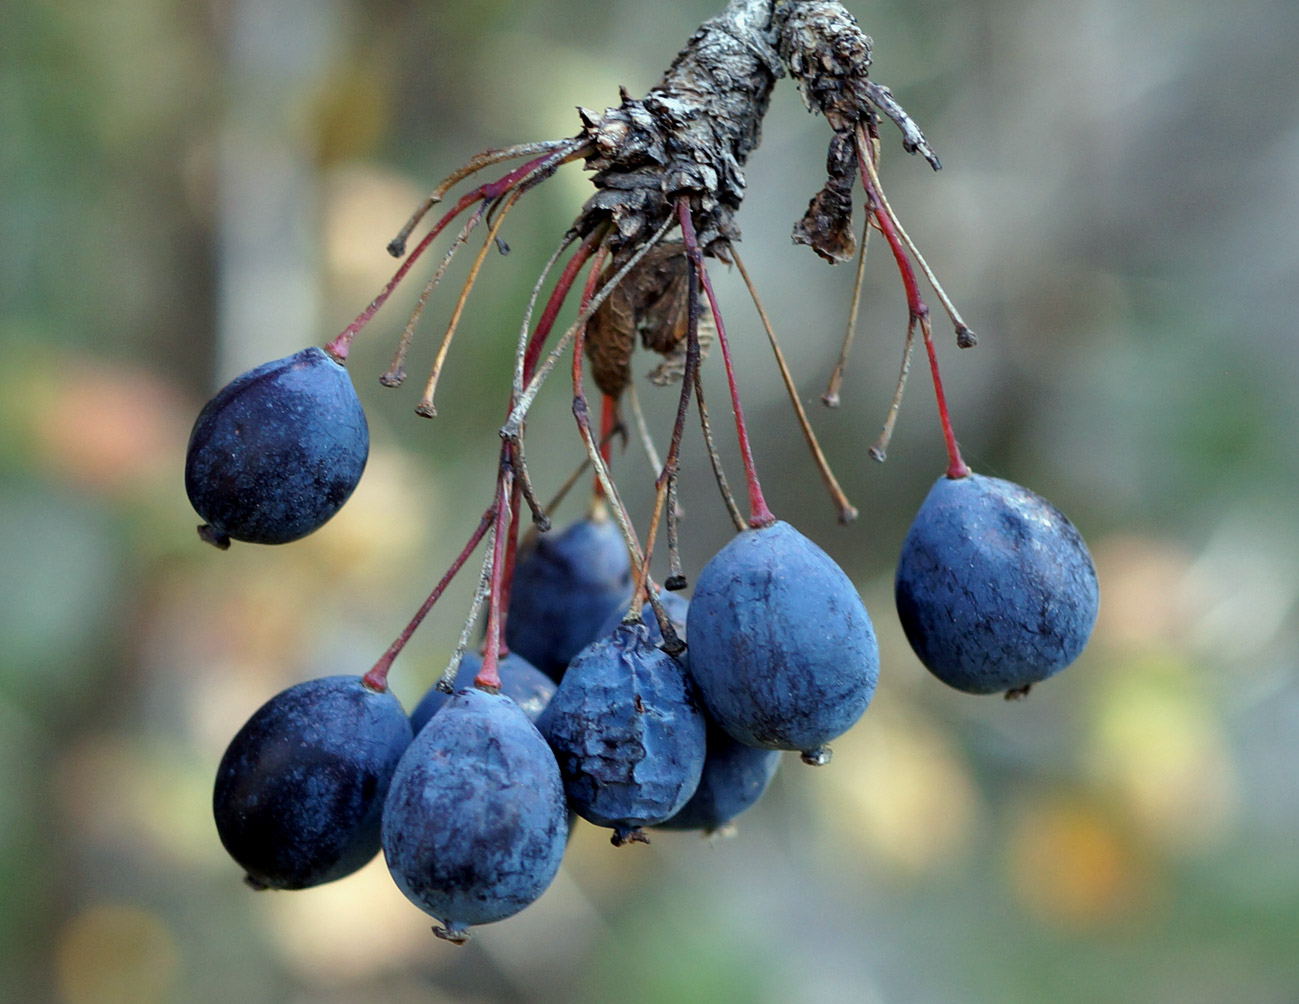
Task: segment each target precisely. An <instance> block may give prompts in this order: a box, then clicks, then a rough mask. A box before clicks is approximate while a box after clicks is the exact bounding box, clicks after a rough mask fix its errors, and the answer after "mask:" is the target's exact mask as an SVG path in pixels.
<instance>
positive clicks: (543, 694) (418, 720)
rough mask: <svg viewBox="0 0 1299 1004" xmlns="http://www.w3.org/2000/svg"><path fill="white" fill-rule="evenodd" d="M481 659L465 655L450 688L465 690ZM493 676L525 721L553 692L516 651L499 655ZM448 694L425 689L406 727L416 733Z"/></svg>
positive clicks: (534, 717)
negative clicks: (499, 682) (523, 715)
mask: <svg viewBox="0 0 1299 1004" xmlns="http://www.w3.org/2000/svg"><path fill="white" fill-rule="evenodd" d="M482 665H483V657H482V654H481V653H479V652H466V653H465V654H464V658H462V659H461V660H460V668H459V669H458V670H456V679H455V684H454V689H456V690H465V689H467V688H469V687H472V686H473V685H474V677H476V676H477V675H478V670H480V669H481V668H482ZM496 675H497V676H499V677H500V680H501V693H502V694H504V695H505V696H506V697H508V698H510V699H511V700H512V701H514V703H515V704H517V705H518V706H519V707H520V708H522V709H523V713H524V714H525V715H527V716H528V720H529V721H531V722H535V721H536V720H537V716H538V715H540V714H541V712H542V711H543V710H545V707H546V705H547V704H548V703H550V698H551V695H553V694H554V693H555V681H554V680H552V679H551V678H550V677H548V676H547V675H546V674H545V673H543V672H542V671H541V670H539V669H538V668H537V667H536V666H534V665H532V663H530V662H528V660H527V659H524V658H523V657H522V656H521V655H519V654H518V653H516V652H510V653H509V654H508V655H505V656H502V657H501V658H500V659H499V660H497V663H496ZM449 696H450V695H449V694H444V693H443V692H442V691H440V690H438V688H437V684H436V683H435V684H434V685H433V686H431V687H429V689H428V693H426V694H425V695H424V696H423V697H422V698H420V702H419V704H417V705H415V710H414V711H412V712H411V713H410V724H411V728H413V729H414V730H415V731H416V732H417V733H418V732H419V730H420V729H422V728H423V727H424V726H425V725H427V724H428V720H429V719H430V718H432V717H433V715H434V714H436V713H437V711H438V710H439V709H440V708H441V707H442V705H443V704H445V703H446V700H447V698H448V697H449Z"/></svg>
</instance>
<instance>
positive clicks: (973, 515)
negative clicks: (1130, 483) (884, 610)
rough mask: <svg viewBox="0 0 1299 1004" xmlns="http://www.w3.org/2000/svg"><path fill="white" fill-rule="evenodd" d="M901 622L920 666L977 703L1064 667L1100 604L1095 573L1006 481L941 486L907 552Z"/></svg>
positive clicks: (1045, 505)
mask: <svg viewBox="0 0 1299 1004" xmlns="http://www.w3.org/2000/svg"><path fill="white" fill-rule="evenodd" d="M894 592H895V596H896V599H897V607H898V616H899V617H900V618H901V621H902V628H903V630H904V631H905V632H906V635H907V640H908V641H910V642H911V647H912V648H913V649H915V652H916V655H918V656H919V657H920V661H921V662H922V663H924V664H925V666H926V667H928V669H929V671H930V672H932V673H933V674H934V675H935V676H937V677H938V678H939V679H940V680H942V681H943V682H944V683H946V684H948V685H949V686H952V687H955V688H956V689H958V690H963V691H966V692H967V693H971V694H992V693H997V692H1000V691H1007V692H1012V691H1020V690H1022V689H1023V688H1026V687H1029V686H1031V685H1032V684H1034V683H1038V682H1039V681H1041V680H1045V679H1046V678H1047V677H1049V676H1051V675H1053V674H1055V673H1058V672H1059V671H1060V670H1061V669H1063V668H1064V667H1065V666H1068V665H1069V664H1070V663H1071V662H1073V661H1074V660H1075V659H1076V658H1078V656H1079V654H1080V653H1081V652H1082V650H1083V646H1085V645H1086V644H1087V639H1088V637H1089V636H1090V635H1091V630H1092V625H1093V624H1094V623H1095V622H1096V614H1097V610H1098V608H1099V605H1100V592H1099V587H1098V585H1097V581H1096V568H1095V566H1094V565H1093V564H1092V559H1091V555H1090V554H1089V553H1088V551H1087V545H1086V544H1085V543H1084V542H1083V539H1082V537H1081V536H1080V535H1079V533H1078V531H1077V530H1076V529H1074V526H1073V524H1072V523H1070V522H1069V520H1068V519H1066V518H1065V517H1064V515H1063V514H1062V513H1061V512H1060V511H1059V510H1058V509H1056V508H1055V507H1054V506H1053V505H1051V503H1050V502H1048V501H1046V499H1044V498H1042V497H1041V496H1040V495H1037V494H1035V493H1034V492H1031V491H1029V490H1028V489H1027V488H1024V487H1022V486H1020V485H1017V484H1014V483H1012V482H1010V481H1003V480H1002V479H1001V478H993V477H987V476H984V475H979V474H971V475H968V476H967V477H963V478H947V477H942V478H939V479H938V481H937V482H936V483H935V484H934V486H933V488H931V489H930V490H929V494H928V496H926V498H925V501H924V503H923V504H922V505H921V507H920V511H919V512H918V513H917V514H916V518H915V520H914V521H913V522H912V524H911V529H910V530H909V531H908V532H907V536H906V540H905V541H904V543H903V545H902V557H901V559H900V560H899V562H898V570H897V578H896V581H895V590H894Z"/></svg>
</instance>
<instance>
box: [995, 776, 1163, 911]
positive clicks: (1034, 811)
mask: <svg viewBox="0 0 1299 1004" xmlns="http://www.w3.org/2000/svg"><path fill="white" fill-rule="evenodd" d="M1007 867H1008V869H1009V872H1010V883H1011V887H1012V889H1013V890H1014V892H1015V895H1016V897H1017V898H1018V899H1019V901H1020V902H1021V903H1022V904H1023V905H1024V906H1025V907H1026V908H1027V909H1028V910H1030V911H1031V912H1032V913H1034V914H1036V915H1037V916H1038V917H1040V918H1042V919H1043V920H1046V921H1049V922H1051V923H1053V924H1056V925H1059V926H1062V927H1070V928H1089V927H1099V926H1102V925H1104V924H1106V923H1108V922H1111V921H1114V920H1118V919H1120V918H1122V917H1124V916H1127V915H1130V914H1132V913H1135V912H1138V911H1139V910H1141V909H1144V908H1145V906H1146V905H1147V904H1148V903H1149V901H1150V888H1151V881H1150V879H1151V876H1150V871H1149V867H1148V864H1147V861H1146V858H1145V855H1144V854H1143V853H1142V852H1141V849H1140V847H1139V846H1138V844H1137V843H1136V842H1135V841H1134V840H1133V839H1132V837H1131V836H1130V835H1129V834H1128V833H1127V832H1126V831H1125V830H1124V828H1123V827H1122V826H1121V825H1120V823H1119V821H1118V820H1117V819H1115V818H1114V817H1113V816H1112V815H1111V814H1109V813H1107V812H1105V811H1104V810H1103V809H1102V808H1101V807H1100V806H1098V805H1096V804H1093V803H1091V802H1088V801H1086V800H1083V799H1081V798H1072V797H1053V798H1050V799H1048V800H1045V801H1043V802H1039V803H1033V804H1030V805H1028V806H1026V807H1025V808H1024V809H1022V810H1021V811H1020V813H1019V814H1018V817H1017V818H1016V819H1015V821H1014V823H1013V824H1012V828H1011V833H1010V839H1009V841H1008V843H1007Z"/></svg>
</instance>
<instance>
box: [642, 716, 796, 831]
mask: <svg viewBox="0 0 1299 1004" xmlns="http://www.w3.org/2000/svg"><path fill="white" fill-rule="evenodd" d="M780 758H781V753H780V751H779V750H764V749H758V748H757V747H756V746H747V745H745V744H744V743H742V742H739V741H738V740H735V739H732V738H731V737H730V736H729V735H727V734H726V733H725V732H724V731H723V730H722V729H721V727H720V726H718V725H717V724H715V723H714V722H711V721H710V722H709V723H708V754H707V756H706V757H705V758H704V772H703V774H701V775H700V777H699V787H698V788H696V789H695V793H694V794H693V795H692V796H690V801H688V802H687V803H686V804H685V805H683V806H682V807H681V811H680V812H678V813H677V814H676V815H675V816H672V817H671V818H669V819H665V820H664V821H663V822H661V823H659V827H660V828H661V829H665V830H703V831H704V832H705V833H713V832H714V831H716V830H719V829H721V828H722V827H723V826H725V825H726V824H727V823H729V822H730V821H731V820H733V819H734V818H735V817H736V816H738V815H739V814H740V813H741V812H743V811H744V810H745V809H748V808H750V807H751V806H752V805H753V804H754V803H755V802H757V801H758V799H759V798H761V797H762V794H763V792H765V791H766V790H767V785H769V784H770V783H771V779H772V778H773V777H775V776H776V768H778V767H779V766H780Z"/></svg>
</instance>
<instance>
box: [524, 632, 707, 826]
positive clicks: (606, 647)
mask: <svg viewBox="0 0 1299 1004" xmlns="http://www.w3.org/2000/svg"><path fill="white" fill-rule="evenodd" d="M537 725H538V728H540V729H541V731H542V734H543V735H545V737H546V739H547V741H549V743H550V745H551V748H552V749H553V750H554V751H555V757H556V759H558V761H559V769H560V772H561V773H562V774H563V777H564V790H565V792H566V793H567V795H568V801H569V805H570V806H572V808H573V810H574V811H575V812H577V814H578V815H579V816H582V817H583V818H584V819H587V820H589V821H590V822H592V823H595V824H596V825H597V826H607V827H611V828H612V829H613V831H614V837H613V842H614V843H615V844H620V843H623V842H624V841H626V840H629V839H638V838H640V837H641V836H642V834H641V833H640V830H641V829H642V828H643V827H646V826H656V825H658V824H659V823H661V822H663V820H665V819H668V818H670V817H671V816H673V815H675V814H676V813H677V812H678V811H680V809H681V807H682V806H683V805H685V803H686V801H687V800H688V799H689V798H690V796H691V795H692V794H694V791H695V788H696V786H697V785H698V784H699V774H700V771H701V770H702V769H703V765H704V753H705V749H706V743H705V724H704V716H703V713H702V712H701V711H700V709H699V707H698V705H697V704H696V703H695V697H694V694H693V688H692V687H691V686H690V683H689V680H688V678H687V677H686V674H685V671H684V670H683V669H682V667H681V665H680V664H679V663H678V662H677V661H676V660H675V659H673V658H672V657H671V656H670V655H668V654H667V653H666V652H664V651H663V650H662V649H660V648H657V647H655V646H654V645H653V644H652V643H651V641H650V636H649V629H648V628H647V627H646V626H645V625H644V624H639V623H637V624H620V625H619V626H618V627H617V628H616V629H615V630H614V632H613V633H612V634H611V635H609V636H608V637H606V638H601V639H600V640H599V641H596V642H593V643H592V644H590V645H588V646H587V647H586V648H584V649H583V650H582V651H581V652H580V653H579V654H578V656H577V658H575V659H574V660H573V661H572V662H571V663H570V664H569V667H568V672H567V673H565V674H564V679H563V680H561V681H560V684H559V689H558V690H556V691H555V696H554V697H552V698H551V699H550V704H549V705H548V706H547V707H546V710H545V712H543V713H542V716H541V719H540V720H539V721H538V723H537Z"/></svg>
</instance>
